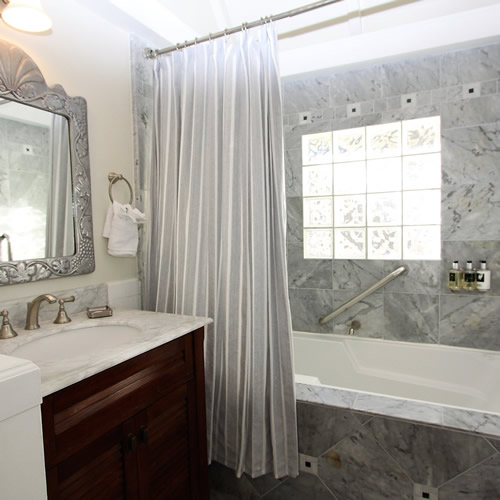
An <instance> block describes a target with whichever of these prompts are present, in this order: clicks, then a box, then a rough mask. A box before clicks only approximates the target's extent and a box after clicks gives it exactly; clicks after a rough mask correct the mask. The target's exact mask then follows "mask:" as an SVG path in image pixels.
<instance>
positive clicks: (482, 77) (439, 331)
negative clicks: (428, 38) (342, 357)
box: [283, 44, 500, 350]
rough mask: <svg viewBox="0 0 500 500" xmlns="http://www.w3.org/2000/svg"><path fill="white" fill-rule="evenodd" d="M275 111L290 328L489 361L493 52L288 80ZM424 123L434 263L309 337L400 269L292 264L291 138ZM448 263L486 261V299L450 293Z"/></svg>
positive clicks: (495, 233) (295, 144)
mask: <svg viewBox="0 0 500 500" xmlns="http://www.w3.org/2000/svg"><path fill="white" fill-rule="evenodd" d="M408 100H410V101H411V102H410V103H409V102H408ZM283 101H284V103H283V106H284V130H285V155H286V156H285V161H286V163H285V165H286V194H287V212H288V224H287V252H288V274H289V296H290V304H291V310H292V320H293V328H294V329H295V330H300V331H313V332H334V333H342V334H343V333H346V332H347V330H348V328H349V324H350V322H351V321H352V320H353V319H357V320H359V321H360V322H361V329H360V330H359V331H358V332H357V335H359V336H366V337H378V338H383V339H391V340H402V341H409V342H428V343H441V344H446V345H455V346H464V347H475V348H482V349H491V350H500V335H498V333H499V331H498V326H497V325H498V322H499V320H500V224H499V223H498V221H499V220H500V197H499V196H500V195H499V192H500V191H499V190H498V189H497V188H498V186H499V185H500V167H499V165H500V121H499V119H500V44H496V45H490V46H487V47H482V48H477V49H470V50H462V51H455V52H448V53H444V54H441V55H436V56H426V57H421V58H415V59H410V60H406V61H399V62H394V63H390V64H382V65H376V66H371V67H367V68H364V69H360V70H356V71H349V72H343V73H331V74H326V75H325V74H323V75H321V76H318V77H311V78H307V79H298V80H287V81H285V82H284V83H283ZM353 110H355V111H353ZM305 113H310V123H302V122H301V120H300V119H301V118H303V114H305ZM432 115H440V116H441V133H442V235H441V240H442V242H441V243H442V258H441V261H405V262H404V264H406V265H408V267H409V273H408V276H403V277H400V278H398V279H397V280H395V281H393V282H392V283H390V284H389V285H387V286H386V287H385V288H384V289H382V290H381V291H380V292H378V293H376V294H373V295H371V296H370V297H368V298H366V299H365V300H363V301H362V302H360V303H359V304H357V305H356V306H354V307H353V308H352V309H350V310H348V311H346V312H345V313H343V314H342V315H341V316H339V317H338V318H337V319H336V320H334V321H332V322H330V323H329V324H328V325H325V326H320V325H319V324H318V318H319V317H321V316H324V315H326V314H328V313H329V312H331V311H332V310H333V309H334V308H336V307H338V306H339V305H341V304H343V303H344V302H346V301H347V300H349V299H350V298H352V297H354V296H355V295H357V294H358V293H359V292H361V291H362V290H364V289H366V288H367V287H369V286H370V285H372V284H373V283H375V282H376V281H377V280H378V279H381V278H382V277H384V276H385V275H386V274H388V273H389V272H390V271H392V270H394V269H395V268H396V267H398V266H399V265H401V264H402V263H403V262H402V261H376V260H321V259H314V260H306V259H304V258H303V236H302V234H303V225H302V224H303V223H302V199H301V194H302V176H301V170H302V165H301V137H302V135H304V134H311V133H316V132H326V131H330V130H339V129H345V128H351V127H358V126H365V125H374V124H380V123H389V122H391V121H395V120H402V119H411V118H421V117H426V116H432ZM453 260H460V261H461V262H462V263H464V262H465V261H466V260H473V261H474V263H475V264H476V265H477V263H478V261H479V260H486V261H488V266H489V268H490V269H491V271H492V288H491V291H490V292H488V293H485V294H481V293H479V292H473V293H467V292H463V293H462V292H460V293H451V292H450V291H449V290H448V288H447V271H448V269H449V267H450V265H451V261H453Z"/></svg>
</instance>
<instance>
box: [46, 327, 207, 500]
mask: <svg viewBox="0 0 500 500" xmlns="http://www.w3.org/2000/svg"><path fill="white" fill-rule="evenodd" d="M203 370H204V368H203V328H200V329H198V330H196V331H194V332H192V333H189V334H187V335H185V336H183V337H181V338H179V339H176V340H173V341H172V342H170V343H168V344H165V345H163V346H160V347H157V348H156V349H153V350H151V351H148V352H146V353H145V354H141V355H140V356H137V357H135V358H132V359H130V360H128V361H125V362H123V363H121V364H119V365H116V366H114V367H112V368H109V369H107V370H105V371H103V372H101V373H98V374H96V375H94V376H92V377H89V378H87V379H85V380H82V381H81V382H78V383H76V384H74V385H72V386H70V387H67V388H65V389H62V390H60V391H58V392H56V393H54V394H51V395H50V396H47V397H46V398H44V400H43V404H42V421H43V433H44V449H45V465H46V472H47V489H48V496H49V499H82V500H87V499H92V500H96V499H109V500H116V499H121V498H126V499H171V500H175V499H179V500H181V499H182V500H186V499H192V500H200V499H208V480H207V447H206V425H205V387H204V371H203Z"/></svg>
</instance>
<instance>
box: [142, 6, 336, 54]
mask: <svg viewBox="0 0 500 500" xmlns="http://www.w3.org/2000/svg"><path fill="white" fill-rule="evenodd" d="M342 1H343V0H322V1H320V2H314V3H311V4H308V5H304V6H303V7H298V8H296V9H292V10H287V11H286V12H282V13H281V14H276V15H274V16H268V17H261V18H260V19H259V20H258V21H253V22H251V23H243V24H240V25H239V26H235V27H234V28H229V29H225V30H224V31H218V32H217V33H210V34H208V35H205V36H204V37H201V38H195V39H194V40H190V41H189V42H188V41H186V42H184V43H178V44H177V45H172V46H171V47H166V48H165V49H156V50H155V49H146V51H145V55H146V57H147V58H148V59H154V58H156V57H158V56H161V55H162V54H168V53H169V52H174V51H175V50H180V49H185V48H186V47H191V46H192V45H196V44H197V43H203V42H208V41H209V40H213V39H215V38H220V37H223V36H225V35H232V34H233V33H237V32H238V31H243V30H246V29H248V28H255V27H256V26H259V25H261V24H264V23H267V22H272V21H280V20H281V19H286V18H288V17H294V16H298V15H300V14H305V13H306V12H311V11H312V10H316V9H319V8H320V7H326V6H327V5H331V4H334V3H339V2H342Z"/></svg>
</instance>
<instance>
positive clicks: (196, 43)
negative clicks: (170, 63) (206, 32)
mask: <svg viewBox="0 0 500 500" xmlns="http://www.w3.org/2000/svg"><path fill="white" fill-rule="evenodd" d="M194 44H195V46H196V45H198V38H196V37H195V39H194Z"/></svg>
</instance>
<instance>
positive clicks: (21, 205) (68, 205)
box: [0, 40, 95, 286]
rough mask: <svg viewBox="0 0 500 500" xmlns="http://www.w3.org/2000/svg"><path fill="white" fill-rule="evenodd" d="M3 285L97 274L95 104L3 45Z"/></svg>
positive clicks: (0, 150) (0, 97)
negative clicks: (92, 156)
mask: <svg viewBox="0 0 500 500" xmlns="http://www.w3.org/2000/svg"><path fill="white" fill-rule="evenodd" d="M0 251H1V255H0V286H5V285H13V284H16V283H27V282H30V281H39V280H45V279H51V278H62V277H64V276H77V275H80V274H87V273H91V272H93V271H94V269H95V258H94V241H93V229H92V200H91V192H90V164H89V144H88V131H87V103H86V102H85V99H83V98H82V97H70V96H68V95H67V94H66V92H65V90H64V88H63V87H62V86H61V85H54V86H53V87H49V86H48V85H47V83H46V82H45V79H44V77H43V75H42V73H41V72H40V69H39V68H38V66H37V65H36V63H35V62H34V61H33V59H31V57H30V56H29V55H28V54H26V52H24V51H23V50H22V49H20V48H19V47H16V46H15V45H13V44H11V43H9V42H7V41H5V40H0Z"/></svg>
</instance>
